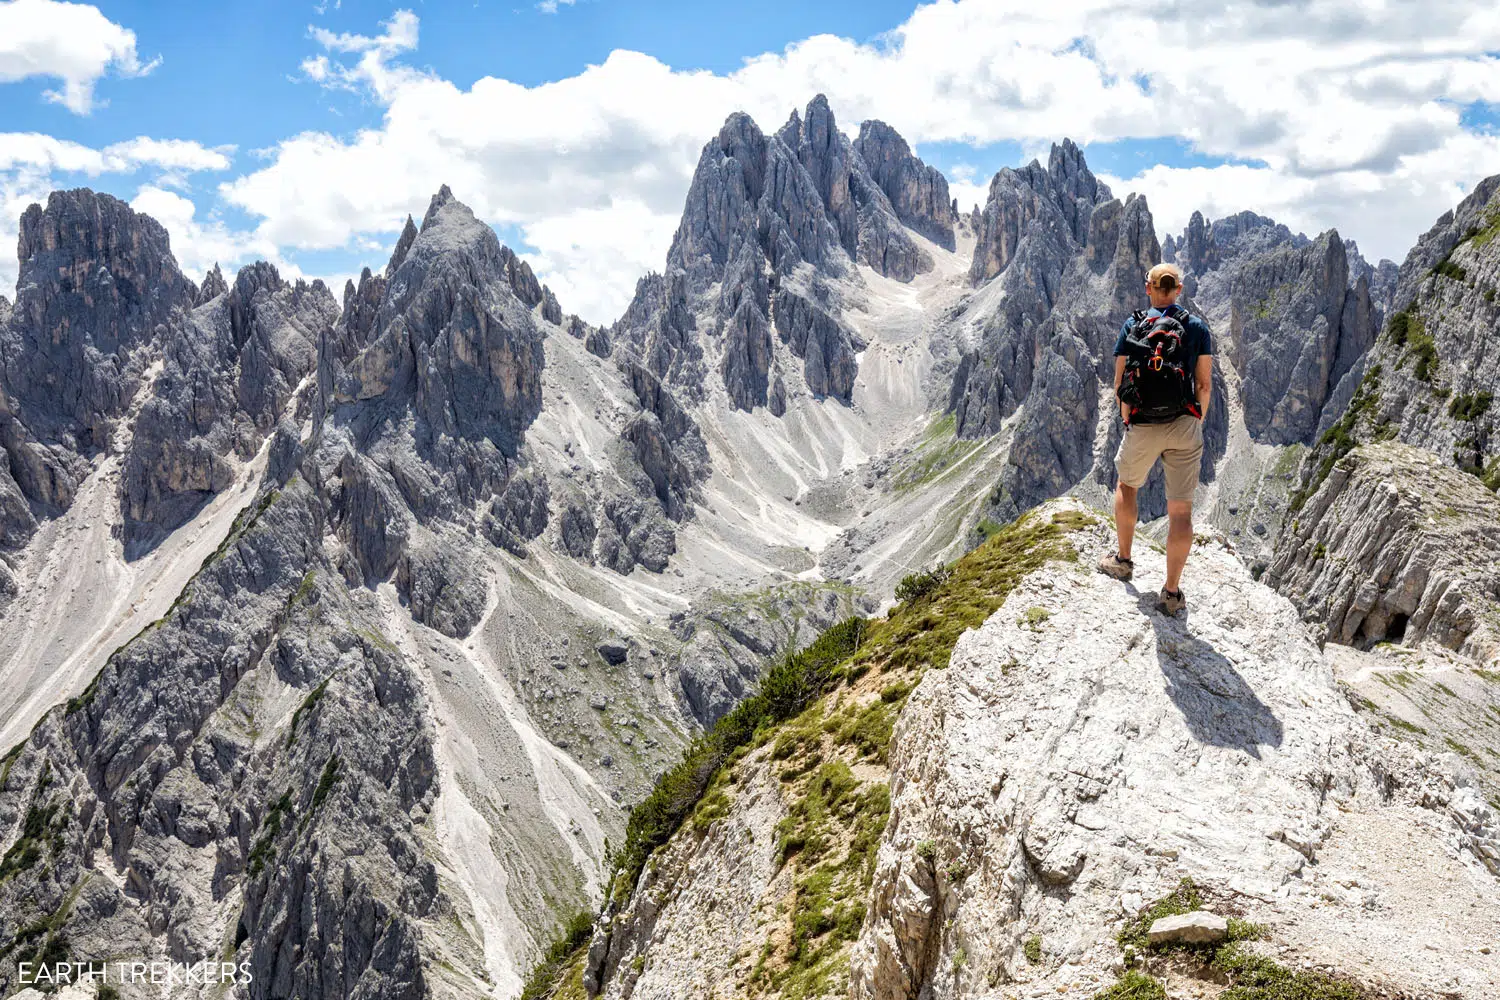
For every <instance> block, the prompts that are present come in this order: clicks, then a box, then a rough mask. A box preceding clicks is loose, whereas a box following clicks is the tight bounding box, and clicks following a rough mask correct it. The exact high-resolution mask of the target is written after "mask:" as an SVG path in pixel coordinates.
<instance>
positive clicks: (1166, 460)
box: [1161, 416, 1203, 594]
mask: <svg viewBox="0 0 1500 1000" xmlns="http://www.w3.org/2000/svg"><path fill="white" fill-rule="evenodd" d="M1168 434H1169V435H1170V436H1171V438H1172V442H1171V446H1170V447H1167V448H1164V449H1162V453H1161V461H1162V465H1163V466H1165V469H1166V474H1167V475H1166V479H1167V586H1166V589H1167V591H1168V592H1169V593H1172V594H1177V593H1179V592H1180V591H1181V588H1180V587H1179V586H1178V583H1179V581H1180V578H1181V577H1182V567H1183V566H1184V565H1185V564H1186V563H1187V557H1188V552H1189V551H1191V550H1192V548H1193V493H1194V491H1195V490H1196V489H1197V488H1198V469H1199V467H1200V466H1201V465H1202V460H1203V421H1201V420H1199V419H1198V418H1197V417H1193V416H1181V417H1178V418H1177V419H1176V420H1175V421H1173V422H1172V424H1171V425H1170V428H1169V430H1168Z"/></svg>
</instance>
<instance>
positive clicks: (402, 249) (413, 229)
mask: <svg viewBox="0 0 1500 1000" xmlns="http://www.w3.org/2000/svg"><path fill="white" fill-rule="evenodd" d="M443 190H445V191H446V190H447V186H446V185H444V188H443ZM416 239H417V224H416V223H415V222H413V221H412V220H411V216H410V215H408V216H407V217H406V225H405V226H403V227H402V229H401V236H400V238H398V239H397V240H396V249H394V250H392V251H391V259H390V261H389V262H388V263H387V264H386V265H385V276H386V277H387V278H389V277H391V276H392V275H394V274H395V273H396V268H398V267H400V266H401V262H402V261H404V260H406V254H407V252H408V251H410V250H411V245H412V244H413V243H414V242H416Z"/></svg>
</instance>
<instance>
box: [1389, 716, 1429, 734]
mask: <svg viewBox="0 0 1500 1000" xmlns="http://www.w3.org/2000/svg"><path fill="white" fill-rule="evenodd" d="M1386 721H1387V722H1389V723H1390V724H1391V725H1393V726H1395V727H1396V728H1397V729H1400V730H1402V731H1403V732H1407V733H1411V734H1412V735H1413V736H1426V735H1427V730H1425V729H1423V728H1422V727H1421V726H1419V725H1416V724H1415V723H1411V722H1407V721H1406V720H1405V719H1403V718H1401V717H1400V716H1399V715H1391V714H1389V713H1387V714H1386Z"/></svg>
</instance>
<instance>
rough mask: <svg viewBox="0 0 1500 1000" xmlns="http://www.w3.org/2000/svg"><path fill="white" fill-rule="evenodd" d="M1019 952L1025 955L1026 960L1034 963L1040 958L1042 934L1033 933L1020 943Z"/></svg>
mask: <svg viewBox="0 0 1500 1000" xmlns="http://www.w3.org/2000/svg"><path fill="white" fill-rule="evenodd" d="M1021 954H1023V955H1025V956H1026V961H1028V962H1030V963H1031V964H1032V965H1036V964H1037V963H1039V962H1040V961H1041V960H1042V936H1041V935H1040V934H1033V935H1031V937H1029V938H1027V939H1026V940H1025V942H1023V943H1022V945H1021Z"/></svg>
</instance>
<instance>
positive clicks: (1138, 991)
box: [1094, 969, 1167, 1000]
mask: <svg viewBox="0 0 1500 1000" xmlns="http://www.w3.org/2000/svg"><path fill="white" fill-rule="evenodd" d="M1094 1000H1167V991H1166V989H1165V988H1163V987H1162V984H1161V983H1159V982H1157V981H1156V980H1155V979H1152V978H1151V977H1150V976H1148V975H1146V973H1144V972H1142V971H1141V970H1140V969H1127V970H1126V972H1125V974H1124V975H1123V976H1121V977H1120V978H1119V980H1118V981H1117V982H1116V983H1115V984H1114V985H1113V986H1110V987H1108V988H1106V989H1102V990H1100V991H1099V992H1098V993H1095V994H1094Z"/></svg>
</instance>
